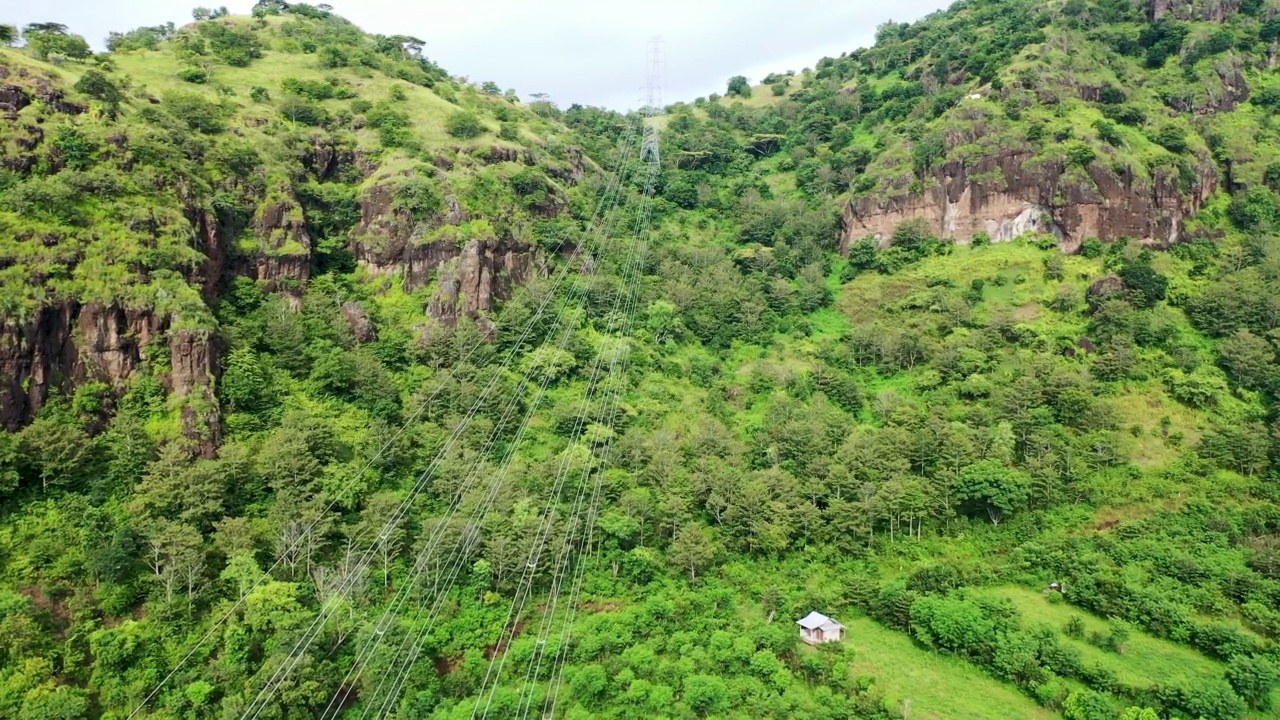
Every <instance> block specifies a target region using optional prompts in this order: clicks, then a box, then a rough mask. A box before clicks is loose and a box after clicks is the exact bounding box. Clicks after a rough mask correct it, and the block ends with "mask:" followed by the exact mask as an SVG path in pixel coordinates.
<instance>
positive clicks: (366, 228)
mask: <svg viewBox="0 0 1280 720" xmlns="http://www.w3.org/2000/svg"><path fill="white" fill-rule="evenodd" d="M444 207H445V209H444V211H443V212H442V214H441V216H440V217H438V218H434V219H432V220H431V221H429V222H426V223H415V222H414V220H413V219H412V218H411V217H409V216H408V215H407V214H406V213H404V212H402V211H398V210H396V209H395V208H394V206H393V197H392V188H391V186H389V185H386V184H379V185H374V186H372V187H370V188H369V189H368V190H367V191H366V192H365V193H364V195H363V196H362V197H361V198H360V218H361V220H360V224H359V226H358V227H357V228H356V231H355V237H356V240H355V241H354V242H353V243H352V246H353V248H354V250H355V254H356V258H357V260H358V261H359V262H360V264H361V265H363V266H364V267H365V268H366V269H367V270H368V271H369V272H371V273H373V274H377V275H390V274H393V273H402V275H403V277H404V282H405V284H406V287H408V288H409V289H410V290H413V289H417V288H420V287H423V286H424V285H426V284H428V283H429V282H431V280H432V279H433V278H437V277H438V279H439V285H438V287H437V291H436V293H435V295H434V296H433V298H432V300H431V302H430V303H429V305H428V307H427V315H428V316H430V317H431V318H432V319H434V320H436V321H438V322H441V323H444V324H445V325H448V326H450V327H452V326H453V325H454V324H455V323H457V321H458V318H459V317H461V316H463V315H465V316H468V317H471V318H477V317H479V316H480V314H481V313H484V312H488V311H489V310H491V309H492V308H493V306H494V302H495V301H496V300H505V299H507V298H509V297H510V296H511V292H512V291H513V289H514V288H515V286H516V285H518V284H519V283H521V282H523V281H524V280H526V279H527V278H528V277H529V276H530V275H531V274H532V273H533V271H534V268H535V266H536V265H537V253H538V249H537V246H536V245H533V244H531V243H526V242H521V241H518V240H515V239H512V238H479V239H471V240H468V241H465V242H462V243H459V242H458V241H456V240H453V239H444V240H435V241H429V242H428V241H423V240H422V239H421V237H422V235H423V233H424V232H425V231H427V230H430V229H433V228H435V227H440V226H444V225H458V224H460V223H462V222H465V221H466V220H467V219H468V218H467V215H466V212H465V211H464V210H463V209H462V207H461V206H460V205H459V204H458V201H457V200H456V198H454V197H453V195H452V194H451V193H450V192H448V191H447V190H446V192H445V193H444Z"/></svg>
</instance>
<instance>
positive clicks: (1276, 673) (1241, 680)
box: [1227, 655, 1280, 710]
mask: <svg viewBox="0 0 1280 720" xmlns="http://www.w3.org/2000/svg"><path fill="white" fill-rule="evenodd" d="M1227 682H1229V683H1231V687H1232V688H1233V689H1235V691H1236V694H1237V695H1239V696H1240V697H1241V698H1243V699H1244V701H1245V702H1246V703H1248V704H1249V706H1250V707H1252V708H1254V709H1255V710H1270V709H1271V690H1272V689H1273V688H1275V686H1276V684H1277V683H1280V669H1277V668H1276V664H1275V663H1274V662H1272V661H1271V660H1270V659H1269V658H1266V657H1264V656H1260V655H1248V656H1246V655H1237V656H1235V657H1233V658H1231V662H1229V663H1228V664H1227Z"/></svg>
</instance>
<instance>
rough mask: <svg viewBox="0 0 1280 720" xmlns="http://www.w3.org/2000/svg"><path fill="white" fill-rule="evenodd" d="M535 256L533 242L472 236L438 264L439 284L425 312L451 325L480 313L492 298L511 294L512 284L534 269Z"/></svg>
mask: <svg viewBox="0 0 1280 720" xmlns="http://www.w3.org/2000/svg"><path fill="white" fill-rule="evenodd" d="M536 256H537V248H536V246H534V245H529V244H526V243H517V242H511V241H504V240H472V241H471V242H469V243H467V244H466V246H464V247H463V248H462V249H461V251H459V252H458V253H457V254H456V256H455V257H453V258H450V259H449V260H448V261H446V262H444V263H441V264H440V265H439V266H438V269H439V273H440V274H439V284H438V285H437V288H436V293H435V296H434V297H432V298H431V302H430V303H429V304H428V306H427V314H428V315H430V316H431V317H432V318H433V319H435V320H437V321H439V322H442V323H444V324H446V325H449V326H451V327H452V326H453V325H454V324H456V323H457V322H458V318H459V317H462V316H463V315H466V316H467V317H470V318H473V319H474V318H477V317H479V316H480V314H481V313H482V312H488V311H489V310H491V309H492V308H493V306H494V301H495V300H504V299H507V298H509V297H511V293H512V291H513V290H514V289H515V286H516V285H518V284H520V283H522V282H524V281H525V280H526V279H527V278H528V277H529V276H530V275H531V274H532V273H533V271H534V267H535V258H536Z"/></svg>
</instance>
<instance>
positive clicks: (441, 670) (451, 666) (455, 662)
mask: <svg viewBox="0 0 1280 720" xmlns="http://www.w3.org/2000/svg"><path fill="white" fill-rule="evenodd" d="M432 664H433V665H435V667H436V675H437V676H439V677H444V676H445V675H448V674H449V673H451V672H453V671H454V670H457V669H458V666H459V665H461V664H462V658H447V657H445V656H443V655H437V656H436V657H435V659H434V660H432Z"/></svg>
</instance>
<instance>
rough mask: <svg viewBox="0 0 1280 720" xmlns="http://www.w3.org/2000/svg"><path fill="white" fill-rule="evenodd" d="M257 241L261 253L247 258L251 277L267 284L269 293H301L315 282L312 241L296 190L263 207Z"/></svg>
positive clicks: (256, 224) (258, 217)
mask: <svg viewBox="0 0 1280 720" xmlns="http://www.w3.org/2000/svg"><path fill="white" fill-rule="evenodd" d="M253 237H254V239H256V240H257V241H258V249H257V251H256V252H252V253H250V254H249V256H248V258H247V261H248V262H247V263H246V265H247V266H246V267H244V268H243V269H244V270H245V271H246V272H247V274H249V275H250V276H252V277H254V278H256V279H258V280H261V281H263V283H264V285H265V287H266V289H267V290H270V291H285V292H289V293H292V294H294V295H297V294H298V293H300V291H301V290H302V288H303V286H305V285H306V283H307V280H309V279H310V278H311V237H310V236H309V235H308V234H307V225H306V221H305V220H304V219H303V215H302V206H301V205H300V204H299V203H298V199H297V198H296V197H294V195H293V190H292V189H289V188H286V189H285V190H283V191H281V193H278V194H276V196H274V197H272V198H269V199H268V200H267V201H266V202H264V203H263V204H262V205H261V206H259V208H258V212H257V214H256V215H255V216H254V219H253Z"/></svg>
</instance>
